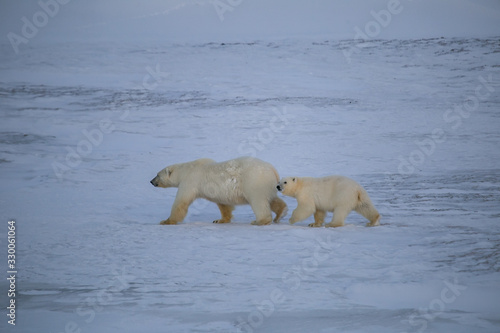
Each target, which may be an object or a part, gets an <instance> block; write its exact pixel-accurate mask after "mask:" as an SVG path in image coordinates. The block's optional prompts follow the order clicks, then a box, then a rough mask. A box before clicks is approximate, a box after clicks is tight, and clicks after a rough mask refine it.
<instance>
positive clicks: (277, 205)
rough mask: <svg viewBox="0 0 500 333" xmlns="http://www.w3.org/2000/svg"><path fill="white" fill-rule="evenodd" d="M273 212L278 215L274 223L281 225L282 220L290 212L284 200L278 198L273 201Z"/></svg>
mask: <svg viewBox="0 0 500 333" xmlns="http://www.w3.org/2000/svg"><path fill="white" fill-rule="evenodd" d="M271 210H272V211H273V212H274V213H275V214H276V217H275V218H274V221H273V222H274V223H279V222H280V220H281V218H282V217H283V216H285V215H286V213H287V212H288V207H287V205H286V203H285V202H284V201H283V200H282V199H280V198H278V197H276V198H274V199H273V200H272V201H271Z"/></svg>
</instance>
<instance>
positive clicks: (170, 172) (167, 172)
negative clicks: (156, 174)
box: [165, 169, 172, 177]
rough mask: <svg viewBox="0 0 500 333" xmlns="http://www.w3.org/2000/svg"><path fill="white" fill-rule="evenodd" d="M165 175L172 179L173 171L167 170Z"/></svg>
mask: <svg viewBox="0 0 500 333" xmlns="http://www.w3.org/2000/svg"><path fill="white" fill-rule="evenodd" d="M165 173H166V174H167V177H170V175H171V174H172V170H170V169H165Z"/></svg>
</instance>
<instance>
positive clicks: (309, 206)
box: [288, 200, 316, 224]
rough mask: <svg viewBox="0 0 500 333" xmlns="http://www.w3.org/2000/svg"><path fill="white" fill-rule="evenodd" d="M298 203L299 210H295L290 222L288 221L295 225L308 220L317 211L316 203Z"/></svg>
mask: <svg viewBox="0 0 500 333" xmlns="http://www.w3.org/2000/svg"><path fill="white" fill-rule="evenodd" d="M297 202H298V205H297V208H295V210H294V211H293V213H292V217H291V218H290V220H288V221H289V222H290V224H294V223H297V222H300V221H303V220H305V219H307V218H308V217H309V216H311V215H312V214H314V212H315V210H316V207H315V205H314V202H310V201H299V200H297Z"/></svg>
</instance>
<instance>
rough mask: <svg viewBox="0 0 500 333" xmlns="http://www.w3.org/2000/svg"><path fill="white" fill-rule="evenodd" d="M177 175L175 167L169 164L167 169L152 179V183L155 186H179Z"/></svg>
mask: <svg viewBox="0 0 500 333" xmlns="http://www.w3.org/2000/svg"><path fill="white" fill-rule="evenodd" d="M176 178H177V177H176V175H175V167H174V166H168V167H166V168H165V169H163V170H161V171H160V172H158V174H157V175H156V177H155V178H153V179H152V180H151V182H150V183H151V184H152V185H153V186H154V187H163V188H167V187H177V186H179V184H178V181H177V179H176Z"/></svg>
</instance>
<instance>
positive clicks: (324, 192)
mask: <svg viewBox="0 0 500 333" xmlns="http://www.w3.org/2000/svg"><path fill="white" fill-rule="evenodd" d="M302 179H303V180H305V182H304V185H306V184H310V185H311V186H310V191H311V192H312V193H311V194H312V195H313V197H314V201H315V203H316V205H317V206H318V207H322V208H323V209H325V210H332V209H334V208H335V207H337V206H343V207H351V208H354V207H355V206H356V205H357V204H358V201H359V200H358V197H359V194H360V193H364V189H363V187H361V185H360V184H358V183H357V182H356V181H355V180H353V179H351V178H348V177H344V176H337V175H334V176H327V177H322V178H307V177H306V178H302ZM306 186H307V185H306Z"/></svg>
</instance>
